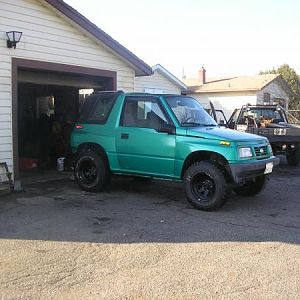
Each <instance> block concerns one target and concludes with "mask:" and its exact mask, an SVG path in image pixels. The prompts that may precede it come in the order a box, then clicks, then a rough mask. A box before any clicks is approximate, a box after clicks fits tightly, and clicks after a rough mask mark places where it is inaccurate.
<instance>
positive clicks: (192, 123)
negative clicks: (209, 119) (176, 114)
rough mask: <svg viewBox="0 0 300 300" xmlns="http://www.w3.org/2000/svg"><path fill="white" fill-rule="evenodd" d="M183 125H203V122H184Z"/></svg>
mask: <svg viewBox="0 0 300 300" xmlns="http://www.w3.org/2000/svg"><path fill="white" fill-rule="evenodd" d="M181 125H182V126H184V125H191V126H202V125H203V124H201V123H196V122H182V123H181Z"/></svg>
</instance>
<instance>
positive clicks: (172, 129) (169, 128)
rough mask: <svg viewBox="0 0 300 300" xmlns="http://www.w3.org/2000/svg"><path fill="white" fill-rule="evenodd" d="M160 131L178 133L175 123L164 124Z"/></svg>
mask: <svg viewBox="0 0 300 300" xmlns="http://www.w3.org/2000/svg"><path fill="white" fill-rule="evenodd" d="M157 131H158V132H163V133H167V134H176V128H175V126H174V125H172V124H168V123H166V124H162V125H161V126H160V127H159V128H158V129H157Z"/></svg>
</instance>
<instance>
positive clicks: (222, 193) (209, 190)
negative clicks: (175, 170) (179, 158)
mask: <svg viewBox="0 0 300 300" xmlns="http://www.w3.org/2000/svg"><path fill="white" fill-rule="evenodd" d="M184 187H185V193H186V198H187V200H188V201H189V202H190V203H191V204H192V205H193V206H194V207H195V208H197V209H201V210H215V209H217V208H219V207H220V206H222V205H223V204H224V203H225V202H226V200H227V197H228V194H229V192H230V189H229V186H228V184H227V182H226V180H225V177H224V174H223V173H222V171H221V170H220V169H219V168H218V167H217V166H216V165H214V164H213V163H211V162H209V161H201V162H196V163H194V164H192V165H191V166H190V167H189V168H188V169H187V171H186V172H185V174H184Z"/></svg>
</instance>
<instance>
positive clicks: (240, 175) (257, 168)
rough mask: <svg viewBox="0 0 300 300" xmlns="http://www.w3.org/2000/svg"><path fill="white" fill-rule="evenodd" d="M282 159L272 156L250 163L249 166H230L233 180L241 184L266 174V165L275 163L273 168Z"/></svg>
mask: <svg viewBox="0 0 300 300" xmlns="http://www.w3.org/2000/svg"><path fill="white" fill-rule="evenodd" d="M279 161H280V159H279V158H278V157H275V156H272V157H270V158H268V159H264V160H261V161H255V162H249V163H247V164H245V163H244V164H230V165H229V168H230V171H231V175H232V179H233V181H234V183H237V184H240V183H243V182H245V181H246V180H248V179H252V178H255V177H257V176H260V175H264V174H265V169H266V164H267V163H271V162H273V167H275V166H277V165H278V164H279Z"/></svg>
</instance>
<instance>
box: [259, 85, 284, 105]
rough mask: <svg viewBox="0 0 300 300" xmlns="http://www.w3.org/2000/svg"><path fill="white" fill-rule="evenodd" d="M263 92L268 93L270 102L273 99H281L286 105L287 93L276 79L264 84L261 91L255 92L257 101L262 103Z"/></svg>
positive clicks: (271, 102)
mask: <svg viewBox="0 0 300 300" xmlns="http://www.w3.org/2000/svg"><path fill="white" fill-rule="evenodd" d="M264 93H268V94H269V95H270V104H273V101H274V100H275V101H276V100H278V99H282V100H285V101H286V105H287V104H288V95H287V94H286V92H284V90H283V89H282V88H281V86H280V84H279V83H278V81H277V80H274V81H273V82H271V83H270V84H268V85H267V86H265V87H264V88H263V89H262V90H261V91H258V92H257V103H258V104H263V103H264Z"/></svg>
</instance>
